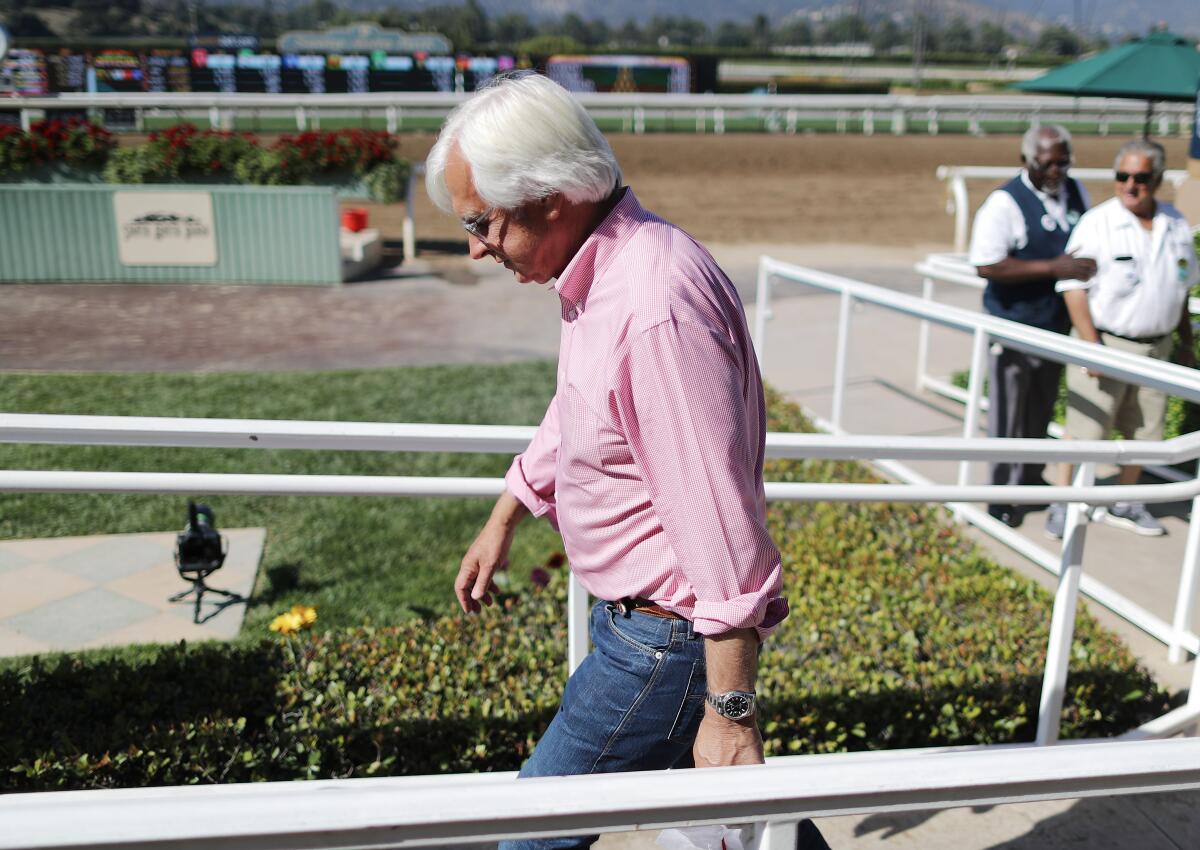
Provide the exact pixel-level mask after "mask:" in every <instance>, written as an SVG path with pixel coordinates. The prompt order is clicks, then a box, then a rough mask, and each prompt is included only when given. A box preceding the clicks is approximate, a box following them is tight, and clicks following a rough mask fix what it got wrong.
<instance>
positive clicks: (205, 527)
mask: <svg viewBox="0 0 1200 850" xmlns="http://www.w3.org/2000/svg"><path fill="white" fill-rule="evenodd" d="M228 554H229V545H228V541H227V540H226V539H225V538H224V537H222V536H221V533H220V532H219V531H217V526H216V520H215V519H214V517H213V510H212V508H210V507H209V506H208V505H204V504H198V503H196V502H193V501H188V522H187V526H186V527H185V528H184V529H183V531H181V532H180V533H179V536H178V537H176V538H175V568H176V569H177V570H179V575H180V577H181V578H182V579H183V580H184V581H188V582H191V584H192V586H191V587H190V588H189V589H187V590H185V591H183V592H181V593H177V594H175V595H174V596H172V597H171V600H170V601H172V602H177V601H179V600H180V599H183V598H184V597H187V596H190V595H191V594H193V593H194V594H196V600H195V608H194V610H193V613H192V622H193V623H196V624H197V625H199V624H200V623H202V622H204V620H207V619H209V617H212V616H215V615H216V614H217V613H219V612H220V610H221V609H222V608H224V607H225V606H226V605H231V604H233V603H234V602H239V601H241V600H242V597H241V595H240V594H237V593H231V592H230V591H228V590H220V589H218V588H215V587H209V586H208V585H207V584H205V582H204V579H205V578H206V577H207V576H209V575H211V574H212V573H214V572H216V571H217V570H219V569H221V566H222V565H223V564H224V563H225V556H226V555H228ZM205 592H209V593H217V594H220V595H222V596H225V597H227V598H228V601H227V602H225V603H224V604H222V605H220V606H218V608H217V610H216V611H214V612H213V613H212V614H210V615H209V617H205V618H204V620H201V619H200V605H201V600H202V599H203V597H204V594H205Z"/></svg>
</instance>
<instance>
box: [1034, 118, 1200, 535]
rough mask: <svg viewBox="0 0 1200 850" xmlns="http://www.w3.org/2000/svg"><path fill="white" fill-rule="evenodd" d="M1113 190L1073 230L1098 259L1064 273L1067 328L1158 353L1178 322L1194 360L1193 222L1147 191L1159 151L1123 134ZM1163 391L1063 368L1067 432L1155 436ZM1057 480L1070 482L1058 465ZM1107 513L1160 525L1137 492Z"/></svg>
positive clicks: (1082, 436)
mask: <svg viewBox="0 0 1200 850" xmlns="http://www.w3.org/2000/svg"><path fill="white" fill-rule="evenodd" d="M1115 169H1116V175H1115V177H1116V184H1115V194H1116V197H1114V198H1111V199H1109V200H1107V201H1105V202H1104V203H1103V204H1100V205H1099V206H1098V207H1096V208H1095V209H1093V210H1091V211H1090V212H1088V213H1087V214H1086V215H1084V217H1083V218H1082V219H1080V221H1079V226H1078V227H1076V228H1075V231H1074V232H1073V233H1072V234H1071V239H1070V241H1069V242H1068V244H1067V250H1068V251H1073V252H1077V253H1078V255H1079V256H1080V257H1089V258H1091V259H1093V260H1095V261H1096V267H1097V270H1096V274H1095V276H1094V277H1092V278H1091V279H1090V280H1087V281H1084V280H1063V281H1060V282H1059V284H1058V289H1059V291H1061V292H1062V293H1063V297H1064V298H1065V300H1066V304H1067V309H1068V311H1069V312H1070V314H1071V324H1072V325H1073V326H1074V333H1075V335H1076V336H1078V337H1079V338H1080V339H1085V340H1087V341H1089V342H1094V343H1096V344H1098V345H1108V346H1111V347H1113V348H1119V349H1122V350H1124V351H1131V352H1133V353H1135V354H1141V355H1143V356H1146V357H1153V358H1156V359H1159V360H1166V359H1167V358H1168V357H1170V355H1171V348H1172V336H1171V334H1172V332H1173V331H1176V330H1178V331H1179V339H1180V346H1179V352H1178V358H1177V359H1178V362H1180V363H1182V364H1184V365H1186V366H1194V365H1195V362H1194V353H1193V347H1192V323H1191V316H1190V315H1189V314H1188V309H1187V307H1188V305H1187V301H1188V291H1189V290H1190V289H1191V287H1192V286H1194V285H1195V284H1196V282H1197V281H1198V280H1200V271H1198V270H1197V261H1196V249H1195V244H1194V243H1193V241H1192V231H1191V228H1190V227H1189V226H1188V223H1187V221H1186V220H1184V218H1183V216H1182V215H1180V213H1179V211H1178V210H1176V209H1175V208H1174V207H1173V206H1171V205H1170V204H1167V203H1163V202H1162V201H1158V200H1156V199H1155V197H1154V193H1155V192H1156V191H1157V190H1158V187H1159V186H1160V185H1162V176H1163V171H1164V170H1165V169H1166V154H1165V153H1164V151H1163V148H1162V146H1161V145H1159V144H1156V143H1155V142H1151V141H1149V140H1148V139H1137V140H1135V141H1131V142H1126V143H1125V144H1124V145H1122V146H1121V149H1120V150H1119V151H1118V152H1117V158H1116V163H1115ZM1166 411H1167V396H1166V393H1164V392H1162V391H1161V390H1156V389H1150V388H1149V387H1139V386H1137V385H1135V384H1127V383H1124V382H1121V381H1118V380H1116V379H1114V378H1109V377H1106V376H1104V375H1098V374H1093V373H1092V372H1090V371H1088V370H1086V369H1083V368H1078V369H1071V370H1069V371H1068V373H1067V425H1066V435H1067V437H1069V438H1073V439H1076V440H1103V439H1105V438H1106V437H1108V435H1109V434H1110V433H1111V432H1112V431H1113V430H1114V429H1115V430H1117V431H1119V432H1120V433H1121V434H1122V435H1123V436H1125V437H1126V438H1132V439H1136V440H1161V439H1162V437H1163V424H1164V422H1165V419H1166ZM1141 471H1142V470H1141V467H1140V466H1123V467H1121V475H1120V483H1121V484H1136V483H1137V480H1138V477H1139V475H1140V474H1141ZM1058 483H1059V484H1062V485H1069V484H1070V483H1071V467H1070V465H1063V467H1062V469H1061V470H1060V472H1059V481H1058ZM1065 517H1066V506H1065V505H1062V504H1055V505H1051V506H1050V513H1049V514H1048V516H1047V518H1046V533H1047V534H1048V535H1049V536H1051V537H1059V538H1060V537H1062V534H1063V524H1064V520H1065ZM1104 520H1105V522H1107V523H1109V524H1111V525H1115V526H1118V527H1121V528H1126V529H1129V530H1130V531H1134V532H1136V533H1138V534H1144V535H1147V536H1156V535H1160V534H1165V533H1166V529H1164V528H1163V526H1162V523H1160V522H1159V521H1158V520H1157V519H1156V518H1155V517H1153V516H1152V515H1151V514H1150V512H1149V511H1148V510H1147V509H1146V506H1145V505H1143V504H1141V503H1140V502H1129V503H1118V504H1116V505H1114V506H1113V507H1111V508H1109V509H1108V511H1107V512H1106V513H1105V515H1104Z"/></svg>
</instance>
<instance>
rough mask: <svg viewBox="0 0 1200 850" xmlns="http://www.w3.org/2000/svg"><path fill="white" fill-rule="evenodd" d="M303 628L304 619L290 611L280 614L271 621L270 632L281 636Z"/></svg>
mask: <svg viewBox="0 0 1200 850" xmlns="http://www.w3.org/2000/svg"><path fill="white" fill-rule="evenodd" d="M303 627H304V618H303V617H301V616H300V615H299V614H296V613H294V612H292V611H288V612H287V613H285V614H280V615H279V616H278V617H276V618H275V619H274V620H272V621H271V631H273V632H279V633H280V634H281V635H290V634H291V633H292V632H298V631H300V629H301V628H303Z"/></svg>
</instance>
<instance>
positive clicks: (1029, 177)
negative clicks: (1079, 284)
mask: <svg viewBox="0 0 1200 850" xmlns="http://www.w3.org/2000/svg"><path fill="white" fill-rule="evenodd" d="M1021 161H1022V163H1024V166H1025V168H1024V169H1023V170H1022V171H1021V173H1020V174H1019V175H1017V176H1016V177H1014V178H1013V179H1012V180H1010V181H1009V182H1008V183H1006V184H1004V185H1003V186H1001V187H1000V188H999V189H997V190H996V191H994V192H992V194H991V195H989V196H988V198H987V200H985V201H984V202H983V205H982V206H981V207H980V208H979V212H978V213H976V214H975V226H974V228H973V229H972V231H971V251H970V257H969V261H970V263H971V265H973V266H975V268H976V271H977V272H978V273H979V276H980V277H983V278H986V279H987V281H988V285H987V289H986V290H985V291H984V294H983V306H984V309H986V310H987V311H988V312H989V313H991V314H992V315H993V316H999V317H1000V318H1003V319H1009V320H1010V321H1014V322H1021V323H1022V324H1026V325H1032V326H1034V327H1037V328H1042V329H1043V330H1048V331H1054V332H1056V333H1066V332H1067V330H1068V328H1069V327H1070V320H1069V319H1068V317H1067V310H1066V306H1065V305H1064V304H1063V300H1062V296H1061V295H1059V294H1058V293H1057V292H1056V291H1055V283H1056V282H1057V281H1059V280H1063V279H1067V278H1079V279H1081V280H1087V279H1088V278H1089V277H1090V276H1091V275H1092V273H1093V272H1095V269H1096V264H1095V263H1094V262H1093V261H1092V260H1089V259H1081V258H1078V257H1075V256H1073V255H1071V254H1070V253H1068V252H1067V251H1066V245H1067V238H1068V237H1069V236H1070V233H1071V230H1072V229H1073V228H1074V226H1075V224H1076V222H1078V221H1079V219H1080V216H1082V215H1083V213H1084V211H1085V210H1086V209H1087V194H1086V193H1085V192H1084V189H1083V186H1082V185H1080V183H1079V182H1078V181H1076V180H1073V179H1071V178H1070V177H1068V176H1067V171H1068V169H1070V167H1071V162H1072V153H1071V134H1070V133H1068V132H1067V130H1066V129H1065V128H1063V127H1059V126H1057V125H1048V126H1044V127H1031V128H1030V129H1029V130H1028V131H1027V132H1026V133H1025V136H1024V138H1023V139H1022V141H1021ZM990 376H991V377H990V380H989V382H988V403H989V412H988V436H989V437H1045V436H1046V426H1047V425H1049V424H1050V418H1051V417H1052V416H1053V414H1054V402H1055V400H1056V399H1057V397H1058V387H1059V383H1060V382H1061V380H1062V364H1061V363H1058V362H1056V361H1054V360H1045V359H1043V358H1040V357H1035V356H1033V355H1031V354H1026V353H1024V352H1021V351H1014V350H1012V349H1007V348H1003V347H1001V346H998V345H997V346H993V348H992V356H991V363H990ZM991 479H992V483H993V484H1010V485H1019V484H1044V483H1045V480H1044V479H1043V478H1042V465H1041V464H1030V463H996V464H993V465H992V473H991ZM988 513H990V514H991V515H992V516H993V517H994V518H996V519H998V520H1000V521H1001V522H1004V523H1006V524H1007V525H1011V526H1016V525H1019V524H1020V522H1021V516H1022V514H1021V511H1019V510H1018V509H1017V508H1016V507H1014V506H1013V505H1005V504H993V505H988Z"/></svg>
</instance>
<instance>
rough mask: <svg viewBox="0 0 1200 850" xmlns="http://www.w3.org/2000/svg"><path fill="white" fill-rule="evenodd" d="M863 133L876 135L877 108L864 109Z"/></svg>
mask: <svg viewBox="0 0 1200 850" xmlns="http://www.w3.org/2000/svg"><path fill="white" fill-rule="evenodd" d="M863 135H864V136H874V135H875V110H874V109H867V110H864V111H863Z"/></svg>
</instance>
